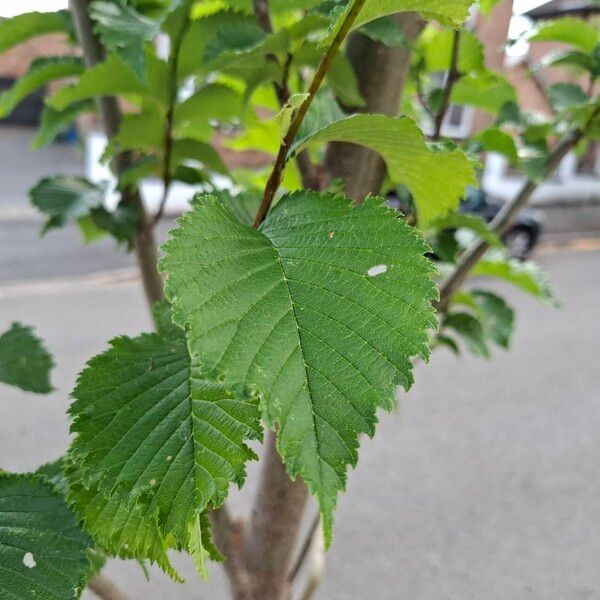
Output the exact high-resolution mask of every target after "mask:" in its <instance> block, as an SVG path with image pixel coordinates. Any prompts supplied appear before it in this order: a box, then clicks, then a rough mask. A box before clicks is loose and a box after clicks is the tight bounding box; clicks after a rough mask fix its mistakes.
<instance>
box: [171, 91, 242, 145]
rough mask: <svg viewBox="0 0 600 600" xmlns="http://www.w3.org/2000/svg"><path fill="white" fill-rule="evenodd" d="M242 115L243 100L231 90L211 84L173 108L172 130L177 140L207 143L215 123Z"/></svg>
mask: <svg viewBox="0 0 600 600" xmlns="http://www.w3.org/2000/svg"><path fill="white" fill-rule="evenodd" d="M241 112H242V97H241V96H240V94H239V93H238V92H236V91H235V90H232V89H231V88H230V87H228V86H225V85H221V84H211V85H207V86H205V87H203V88H202V89H201V90H199V91H198V92H196V93H195V94H194V95H192V96H190V97H189V98H188V99H187V100H185V101H184V102H182V103H181V104H178V105H177V106H176V107H175V115H174V130H175V134H176V135H177V137H179V138H192V139H195V140H199V141H208V140H210V138H211V137H212V134H213V132H214V127H213V126H212V125H211V122H212V121H214V120H217V121H221V122H227V121H230V120H231V119H232V118H233V117H237V116H238V115H239V114H240V113H241Z"/></svg>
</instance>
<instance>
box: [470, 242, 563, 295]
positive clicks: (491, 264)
mask: <svg viewBox="0 0 600 600" xmlns="http://www.w3.org/2000/svg"><path fill="white" fill-rule="evenodd" d="M471 275H472V276H473V277H475V276H478V275H484V276H488V277H498V278H500V279H504V280H505V281H508V282H509V283H511V284H512V285H514V286H516V287H518V288H520V289H521V290H523V291H524V292H527V293H528V294H531V295H532V296H534V297H536V298H537V299H538V300H541V301H543V302H546V303H548V304H551V305H555V306H556V304H557V303H556V300H555V299H554V296H553V294H552V291H551V290H550V286H549V284H548V279H547V276H546V274H545V273H544V272H543V271H542V270H541V269H540V268H539V267H538V266H537V265H536V264H535V263H534V262H531V261H519V260H515V259H507V258H506V257H504V256H503V254H501V253H498V254H495V255H494V254H492V255H488V257H487V258H484V259H482V260H480V261H479V262H478V263H477V264H476V265H475V267H474V268H473V270H472V271H471Z"/></svg>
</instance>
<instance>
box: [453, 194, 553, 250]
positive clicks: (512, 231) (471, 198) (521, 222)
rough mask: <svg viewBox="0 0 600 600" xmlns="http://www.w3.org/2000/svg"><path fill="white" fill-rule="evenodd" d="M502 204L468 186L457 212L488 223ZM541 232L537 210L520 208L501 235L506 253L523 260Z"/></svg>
mask: <svg viewBox="0 0 600 600" xmlns="http://www.w3.org/2000/svg"><path fill="white" fill-rule="evenodd" d="M501 208H502V204H499V203H496V202H492V201H490V200H489V199H488V197H487V195H486V193H485V192H484V191H483V190H481V189H476V188H469V189H468V191H467V195H466V197H465V199H464V200H463V201H462V202H461V204H460V207H459V212H462V213H469V214H474V215H478V216H480V217H481V218H483V219H484V220H485V221H487V222H488V223H489V222H490V221H491V220H492V219H493V218H494V217H495V216H496V215H497V214H498V212H499V211H500V209H501ZM541 232H542V217H541V216H540V214H539V212H538V211H534V210H527V209H526V210H522V211H521V212H520V213H519V214H518V216H517V218H516V219H515V220H514V221H513V222H512V223H511V224H510V227H509V229H508V230H507V231H506V232H505V233H504V235H503V236H502V241H503V242H504V244H505V245H506V249H507V250H508V253H509V254H510V256H512V257H513V258H518V259H520V260H525V259H526V258H527V257H528V256H529V254H530V253H531V251H532V250H533V248H534V247H535V245H536V243H537V241H538V239H539V237H540V234H541Z"/></svg>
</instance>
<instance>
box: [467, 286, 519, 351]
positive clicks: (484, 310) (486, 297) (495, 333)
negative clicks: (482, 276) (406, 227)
mask: <svg viewBox="0 0 600 600" xmlns="http://www.w3.org/2000/svg"><path fill="white" fill-rule="evenodd" d="M470 293H471V295H472V296H473V298H474V300H475V303H476V306H477V308H478V310H479V314H480V317H481V320H482V323H483V330H484V333H485V336H486V337H487V338H488V339H490V340H491V341H493V342H494V343H495V344H497V345H498V346H500V347H501V348H505V349H506V350H508V347H509V346H510V339H511V336H512V332H513V328H514V321H515V313H514V311H513V309H512V308H511V307H510V306H509V305H508V304H507V303H506V301H505V300H504V298H502V297H501V296H498V294H494V293H493V292H490V291H487V290H471V292H470Z"/></svg>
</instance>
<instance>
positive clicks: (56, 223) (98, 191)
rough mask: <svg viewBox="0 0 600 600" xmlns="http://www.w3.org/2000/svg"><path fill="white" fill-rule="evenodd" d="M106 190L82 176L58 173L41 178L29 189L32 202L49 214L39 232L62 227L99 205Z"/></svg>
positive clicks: (45, 213)
mask: <svg viewBox="0 0 600 600" xmlns="http://www.w3.org/2000/svg"><path fill="white" fill-rule="evenodd" d="M104 195H105V190H104V188H102V187H100V186H97V185H95V184H93V183H91V182H89V181H87V180H86V179H84V178H82V177H69V176H65V175H57V176H55V177H46V178H44V179H41V180H40V181H39V182H38V183H37V185H36V186H35V187H33V188H32V189H31V190H30V191H29V197H30V198H31V202H32V204H33V205H34V206H35V207H36V208H37V209H38V210H39V211H41V212H42V213H43V214H44V215H46V216H47V217H48V220H47V221H46V223H45V225H44V228H43V229H42V232H43V233H45V232H47V231H49V230H50V229H54V228H57V227H63V226H64V225H65V224H66V223H67V222H69V221H74V220H76V219H78V218H80V217H85V216H86V215H88V214H89V213H90V211H91V210H92V209H94V208H97V207H100V206H102V203H103V202H104Z"/></svg>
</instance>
